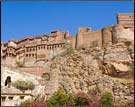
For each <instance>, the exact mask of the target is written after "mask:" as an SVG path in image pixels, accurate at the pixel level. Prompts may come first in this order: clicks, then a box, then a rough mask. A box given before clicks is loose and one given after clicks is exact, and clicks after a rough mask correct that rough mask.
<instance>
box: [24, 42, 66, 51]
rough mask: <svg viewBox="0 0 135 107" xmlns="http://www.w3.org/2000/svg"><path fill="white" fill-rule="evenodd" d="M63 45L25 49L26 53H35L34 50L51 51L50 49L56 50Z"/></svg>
mask: <svg viewBox="0 0 135 107" xmlns="http://www.w3.org/2000/svg"><path fill="white" fill-rule="evenodd" d="M63 46H64V45H63V44H61V45H50V46H49V45H48V46H37V47H35V48H27V49H26V51H27V52H31V51H36V50H42V49H44V50H45V49H47V50H51V49H56V48H62V47H63Z"/></svg>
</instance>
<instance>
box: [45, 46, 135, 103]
mask: <svg viewBox="0 0 135 107" xmlns="http://www.w3.org/2000/svg"><path fill="white" fill-rule="evenodd" d="M122 46H124V45H120V44H117V45H115V46H112V47H110V48H107V49H106V50H103V49H100V48H93V49H87V50H80V51H75V52H74V53H71V54H67V55H65V56H59V57H57V58H56V59H54V60H53V62H52V64H51V66H50V80H49V81H46V85H45V86H46V88H45V93H47V94H48V93H49V94H50V95H52V93H53V92H55V91H56V90H58V89H59V88H63V89H64V90H65V91H66V92H71V93H76V92H78V91H83V92H87V91H88V90H89V89H93V88H99V90H100V92H101V93H103V92H106V91H109V92H111V93H112V94H113V95H114V97H115V98H116V99H117V101H118V100H119V103H118V102H117V101H116V103H118V104H117V105H122V104H123V105H124V104H125V103H130V102H131V101H132V102H133V92H134V87H133V84H134V83H133V81H132V82H123V81H120V80H117V79H115V78H114V77H111V76H113V75H114V74H115V75H116V76H118V74H119V73H123V74H122V75H127V74H128V72H129V63H130V61H131V58H130V55H129V54H128V51H127V48H126V47H125V48H124V47H122ZM106 74H107V75H106ZM109 75H111V76H109ZM119 76H120V75H119ZM121 97H122V98H121ZM129 100H130V101H129Z"/></svg>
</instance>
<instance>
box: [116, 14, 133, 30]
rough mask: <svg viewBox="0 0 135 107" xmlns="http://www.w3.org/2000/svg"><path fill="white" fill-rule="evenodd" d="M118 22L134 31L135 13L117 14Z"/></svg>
mask: <svg viewBox="0 0 135 107" xmlns="http://www.w3.org/2000/svg"><path fill="white" fill-rule="evenodd" d="M117 24H120V25H122V26H123V27H124V28H125V29H128V28H129V29H131V30H132V31H134V14H125V13H119V14H117Z"/></svg>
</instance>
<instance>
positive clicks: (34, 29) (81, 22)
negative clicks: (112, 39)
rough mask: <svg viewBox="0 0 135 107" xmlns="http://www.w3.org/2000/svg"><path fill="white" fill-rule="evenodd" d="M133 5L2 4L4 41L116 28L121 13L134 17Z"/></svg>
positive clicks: (122, 3) (119, 3) (110, 3)
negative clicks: (83, 28) (59, 31)
mask: <svg viewBox="0 0 135 107" xmlns="http://www.w3.org/2000/svg"><path fill="white" fill-rule="evenodd" d="M133 11H134V4H133V2H105V1H104V2H92V1H89V2H86V1H85V2H60V1H59V2H2V11H1V12H2V13H1V15H2V20H1V22H2V24H1V26H2V29H1V31H2V32H1V35H2V37H1V40H2V41H3V42H5V41H8V40H9V39H17V40H18V39H21V38H23V37H25V36H30V35H31V36H32V35H40V34H49V33H50V32H51V31H52V30H55V29H59V30H62V31H69V32H70V34H71V35H75V34H76V33H77V31H78V27H88V28H92V29H93V30H96V29H101V28H103V27H105V26H108V25H112V24H116V23H117V22H116V14H117V13H133Z"/></svg>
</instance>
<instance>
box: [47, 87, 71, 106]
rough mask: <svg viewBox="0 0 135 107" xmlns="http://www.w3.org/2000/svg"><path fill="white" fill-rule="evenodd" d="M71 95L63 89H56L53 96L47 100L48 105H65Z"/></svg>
mask: <svg viewBox="0 0 135 107" xmlns="http://www.w3.org/2000/svg"><path fill="white" fill-rule="evenodd" d="M68 99H69V96H68V95H67V94H65V92H64V91H63V90H61V89H59V90H58V91H56V92H55V93H54V94H53V96H52V97H51V98H49V99H48V100H47V105H48V106H64V105H66V104H67V102H68Z"/></svg>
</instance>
